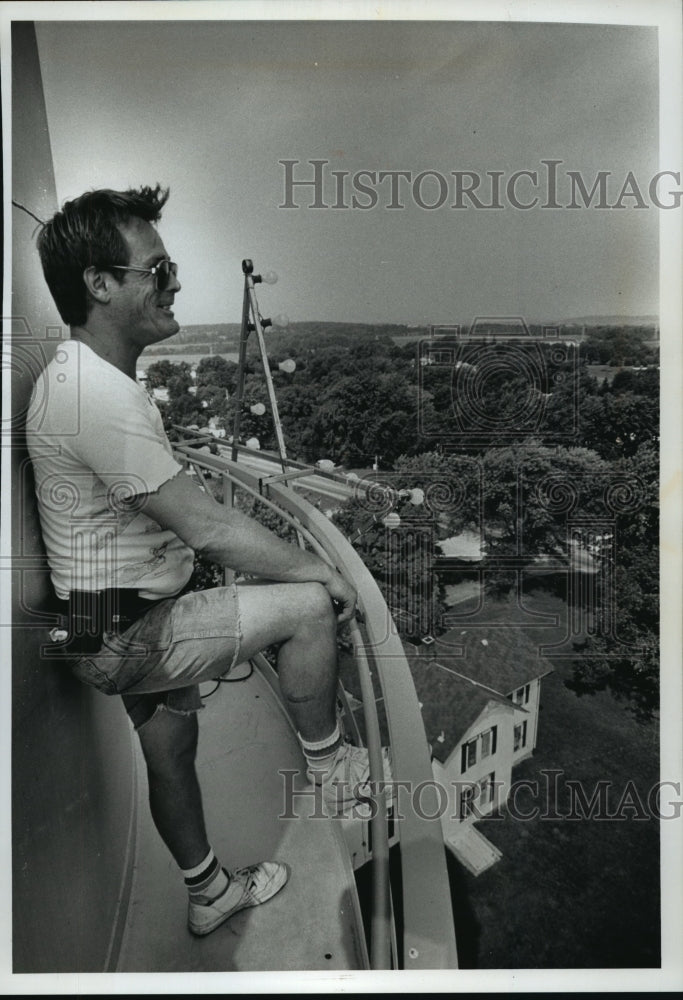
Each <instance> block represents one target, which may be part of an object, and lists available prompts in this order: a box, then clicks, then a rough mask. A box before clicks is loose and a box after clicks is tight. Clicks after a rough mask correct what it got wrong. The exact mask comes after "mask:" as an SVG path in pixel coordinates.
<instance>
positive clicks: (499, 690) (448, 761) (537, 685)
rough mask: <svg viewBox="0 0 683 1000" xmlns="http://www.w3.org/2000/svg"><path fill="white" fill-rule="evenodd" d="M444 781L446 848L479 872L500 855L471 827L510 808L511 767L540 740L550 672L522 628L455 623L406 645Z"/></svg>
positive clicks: (436, 776) (440, 783) (438, 778)
mask: <svg viewBox="0 0 683 1000" xmlns="http://www.w3.org/2000/svg"><path fill="white" fill-rule="evenodd" d="M406 652H407V655H408V662H409V664H410V669H411V673H412V675H413V681H414V683H415V688H416V691H417V696H418V699H419V701H420V704H421V709H422V717H423V720H424V725H425V732H426V735H427V739H428V741H429V742H430V743H431V745H432V749H433V761H432V768H433V773H434V780H435V781H436V782H437V784H438V786H439V789H440V790H439V793H438V794H439V797H440V799H441V804H440V805H441V808H440V813H441V825H442V829H443V834H444V842H445V843H446V845H447V846H448V848H449V849H450V850H451V851H452V852H453V853H454V854H455V855H456V857H457V858H458V859H459V860H460V861H462V862H463V863H464V864H465V865H466V867H468V868H469V869H470V871H472V872H473V873H474V874H479V873H480V872H481V871H483V870H484V869H485V868H487V867H489V866H490V865H491V864H493V863H495V861H496V860H498V858H499V857H500V852H499V851H498V849H497V848H495V847H494V846H493V845H492V844H490V842H489V841H488V840H486V838H485V837H484V836H483V835H482V834H481V833H480V832H479V831H478V830H476V828H475V827H474V823H475V822H476V820H477V819H480V818H482V817H483V816H486V815H487V814H488V813H491V812H492V811H493V810H495V809H498V808H500V807H502V806H504V805H505V802H506V800H507V797H508V795H509V792H510V786H511V784H512V782H513V768H514V767H515V765H517V764H518V763H519V762H520V761H522V760H524V759H525V758H526V757H529V756H530V755H531V754H532V753H533V750H534V748H535V746H536V741H537V737H538V715H539V706H540V695H541V679H542V678H543V677H544V676H546V675H547V674H548V673H550V672H551V671H552V667H551V665H550V663H549V662H548V661H547V660H545V659H544V658H543V657H541V656H539V654H538V651H537V647H536V645H535V644H534V642H533V641H532V640H531V638H530V637H529V636H528V634H526V633H525V630H524V629H523V628H519V627H513V626H511V625H506V624H504V623H500V624H490V625H488V626H486V627H482V626H477V627H471V628H466V627H465V628H462V627H460V628H455V629H451V631H449V632H446V633H445V634H444V635H442V636H441V637H440V638H439V639H437V640H435V641H434V642H433V643H431V644H430V645H429V646H428V647H425V648H424V649H423V650H420V651H419V652H415V651H411V649H410V647H408V649H407V650H406Z"/></svg>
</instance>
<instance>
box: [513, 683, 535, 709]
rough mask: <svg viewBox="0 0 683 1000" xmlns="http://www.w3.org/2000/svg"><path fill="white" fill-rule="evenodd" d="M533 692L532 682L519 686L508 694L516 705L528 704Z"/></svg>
mask: <svg viewBox="0 0 683 1000" xmlns="http://www.w3.org/2000/svg"><path fill="white" fill-rule="evenodd" d="M530 692H531V684H525V685H524V687H521V688H517V690H516V691H514V692H513V693H512V694H510V695H508V698H510V700H511V701H514V703H515V704H516V705H527V704H528V703H529V694H530Z"/></svg>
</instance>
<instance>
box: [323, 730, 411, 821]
mask: <svg viewBox="0 0 683 1000" xmlns="http://www.w3.org/2000/svg"><path fill="white" fill-rule="evenodd" d="M382 769H383V772H384V773H383V779H384V781H386V782H388V783H389V784H388V787H387V791H386V792H385V793H384V796H385V801H386V803H387V808H388V807H389V806H390V805H391V804H392V801H393V787H392V783H393V777H392V773H391V751H390V750H389V749H388V748H387V747H382ZM306 775H307V777H308V779H309V781H312V782H314V783H315V784H316V785H319V786H320V788H321V790H322V795H323V801H324V803H325V804H326V805H327V806H328V807H331V808H332V807H333V808H334V809H335V810H336V811H337V812H339V813H343V812H345V811H347V810H348V809H350V808H353V807H354V806H357V805H358V804H359V803H363V802H365V803H367V800H368V798H369V796H370V784H369V781H370V762H369V759H368V751H367V749H366V748H365V747H355V746H352V745H351V744H350V743H342V744H341V746H340V747H339V749H338V750H337V752H336V754H335V755H334V757H333V759H332V761H330V762H328V763H326V764H325V765H324V766H320V765H317V764H312V763H310V762H309V764H308V767H307V768H306ZM380 780H381V779H380Z"/></svg>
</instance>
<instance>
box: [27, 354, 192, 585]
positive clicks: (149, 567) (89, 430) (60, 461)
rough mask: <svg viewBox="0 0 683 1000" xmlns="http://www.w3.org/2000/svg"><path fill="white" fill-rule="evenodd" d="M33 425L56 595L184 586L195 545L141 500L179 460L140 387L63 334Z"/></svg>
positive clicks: (35, 399) (36, 394)
mask: <svg viewBox="0 0 683 1000" xmlns="http://www.w3.org/2000/svg"><path fill="white" fill-rule="evenodd" d="M26 430H27V440H28V447H29V454H30V456H31V461H32V463H33V468H34V472H35V480H36V493H37V497H38V512H39V514H40V522H41V528H42V533H43V540H44V542H45V547H46V549H47V556H48V562H49V564H50V571H51V577H52V583H53V586H54V588H55V591H56V593H57V596H58V597H61V598H66V597H68V594H69V591H70V590H104V589H108V588H110V587H126V588H130V589H132V590H137V591H138V592H139V593H140V595H141V596H142V597H147V598H159V597H169V596H172V595H173V594H176V593H177V592H178V591H179V590H181V589H182V587H183V586H184V585H185V583H187V581H188V579H189V578H190V575H191V573H192V566H193V561H194V552H193V550H192V549H191V548H189V547H188V546H187V545H185V543H184V542H183V541H182V540H181V539H180V538H178V536H177V535H176V534H174V533H173V532H172V531H168V530H163V529H162V528H161V527H160V526H159V525H158V524H157V522H156V521H154V520H152V519H151V518H150V517H148V516H147V515H146V514H145V513H144V500H145V494H148V493H152V492H154V491H155V490H157V489H159V487H160V486H162V485H163V484H164V483H165V482H167V481H168V480H169V479H173V477H174V476H176V475H177V474H178V472H180V471H181V470H182V465H180V463H178V462H176V460H175V459H174V458H173V454H172V451H171V445H170V443H169V441H168V438H167V437H166V432H165V431H164V427H163V423H162V420H161V414H160V413H159V410H158V409H157V407H156V406H155V404H154V403H153V402H152V400H151V399H150V397H149V395H148V393H147V391H146V390H145V389H144V388H143V386H142V385H141V384H140V383H139V382H137V381H133V379H131V378H129V377H128V376H127V375H124V374H123V372H121V371H119V369H118V368H115V367H114V365H111V364H109V362H107V361H104V360H103V359H102V358H100V357H99V356H98V355H97V354H95V352H94V351H93V350H91V348H89V347H87V346H86V345H85V344H83V343H81V342H80V341H77V340H67V341H64V342H63V343H62V344H60V345H59V347H58V348H57V353H56V354H55V357H54V359H53V360H52V361H51V362H50V364H49V365H48V366H47V367H46V369H45V371H43V372H42V373H41V375H40V377H39V378H38V380H37V382H36V386H35V388H34V391H33V395H32V397H31V403H30V407H29V412H28V417H27V424H26ZM132 497H136V498H137V499H135V500H133V501H132V502H131V500H130V498H132Z"/></svg>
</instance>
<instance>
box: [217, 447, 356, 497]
mask: <svg viewBox="0 0 683 1000" xmlns="http://www.w3.org/2000/svg"><path fill="white" fill-rule="evenodd" d="M218 453H219V454H220V455H223V456H224V457H225V458H230V457H231V454H232V449H231V448H230V446H229V445H221V444H219V445H218ZM238 460H239V463H240V465H246V466H247V467H248V468H249V469H253V471H254V472H258V473H260V474H261V475H264V476H267V475H278V474H279V472H280V464H279V462H278V461H277V460H273V459H272V458H267V457H266V456H265V455H261V454H260V453H259V452H258V451H241V452H240V454H239V458H238ZM288 468H290V469H291V470H292V471H293V472H294V471H297V469H296V466H288ZM294 482H295V483H296V484H297V485H298V486H302V487H303V488H304V489H308V490H315V492H316V493H320V494H322V495H323V496H326V497H329V498H330V499H331V500H348V499H349V498H350V497H352V496H353V495H354V487H353V485H348V486H347V485H346V484H345V483H340V482H337V481H336V480H334V479H328V478H327V477H326V476H321V475H317V474H316V473H311V474H310V475H306V476H301V477H299V478H297V479H296V480H294Z"/></svg>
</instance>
